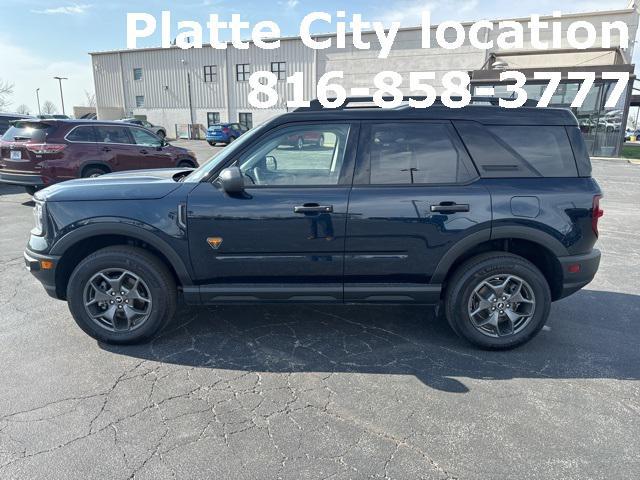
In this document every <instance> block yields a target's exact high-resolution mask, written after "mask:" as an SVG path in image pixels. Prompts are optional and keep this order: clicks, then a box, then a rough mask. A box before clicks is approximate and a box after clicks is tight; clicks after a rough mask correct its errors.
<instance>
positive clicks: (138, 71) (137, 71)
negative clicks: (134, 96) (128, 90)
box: [133, 68, 142, 80]
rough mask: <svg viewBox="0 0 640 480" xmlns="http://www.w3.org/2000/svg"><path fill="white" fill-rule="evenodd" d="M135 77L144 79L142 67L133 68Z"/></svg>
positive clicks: (135, 78)
mask: <svg viewBox="0 0 640 480" xmlns="http://www.w3.org/2000/svg"><path fill="white" fill-rule="evenodd" d="M133 79H134V80H142V69H141V68H134V69H133Z"/></svg>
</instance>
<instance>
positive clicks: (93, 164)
mask: <svg viewBox="0 0 640 480" xmlns="http://www.w3.org/2000/svg"><path fill="white" fill-rule="evenodd" d="M91 167H99V168H102V169H103V170H105V171H106V172H107V173H111V172H113V169H112V168H111V165H109V164H108V163H107V162H103V161H101V160H87V161H85V162H83V163H82V165H80V168H79V169H78V176H79V177H82V174H83V172H84V171H85V170H86V169H87V168H91Z"/></svg>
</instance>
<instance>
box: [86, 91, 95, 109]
mask: <svg viewBox="0 0 640 480" xmlns="http://www.w3.org/2000/svg"><path fill="white" fill-rule="evenodd" d="M84 95H85V96H86V97H87V100H86V103H87V107H95V106H96V94H95V93H92V92H89V91H87V90H85V91H84Z"/></svg>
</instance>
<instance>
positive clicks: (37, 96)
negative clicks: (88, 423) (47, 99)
mask: <svg viewBox="0 0 640 480" xmlns="http://www.w3.org/2000/svg"><path fill="white" fill-rule="evenodd" d="M36 99H37V100H38V115H42V111H40V89H39V88H36Z"/></svg>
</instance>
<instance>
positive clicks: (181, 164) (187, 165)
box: [178, 160, 196, 168]
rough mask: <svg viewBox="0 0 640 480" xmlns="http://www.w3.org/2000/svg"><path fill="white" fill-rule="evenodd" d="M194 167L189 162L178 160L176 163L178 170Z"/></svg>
mask: <svg viewBox="0 0 640 480" xmlns="http://www.w3.org/2000/svg"><path fill="white" fill-rule="evenodd" d="M195 167H196V166H195V165H194V164H193V162H192V161H190V160H180V161H179V162H178V168H195Z"/></svg>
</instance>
